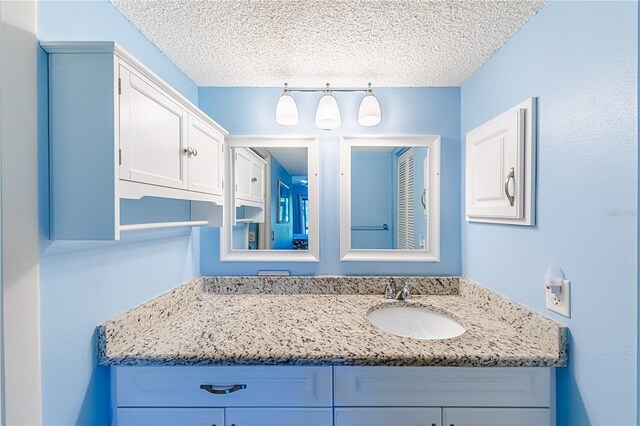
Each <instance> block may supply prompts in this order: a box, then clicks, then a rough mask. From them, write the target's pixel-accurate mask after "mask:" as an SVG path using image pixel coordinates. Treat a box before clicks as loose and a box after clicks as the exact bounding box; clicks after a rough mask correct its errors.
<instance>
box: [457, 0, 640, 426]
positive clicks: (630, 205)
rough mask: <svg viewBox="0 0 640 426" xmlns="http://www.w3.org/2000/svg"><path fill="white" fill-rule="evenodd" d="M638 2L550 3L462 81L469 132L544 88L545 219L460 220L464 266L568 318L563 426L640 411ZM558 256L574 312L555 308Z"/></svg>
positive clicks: (623, 418) (561, 385)
mask: <svg viewBox="0 0 640 426" xmlns="http://www.w3.org/2000/svg"><path fill="white" fill-rule="evenodd" d="M636 7H637V3H636V2H560V1H557V2H556V1H552V2H550V3H549V4H548V5H547V6H546V7H545V8H544V9H543V10H542V11H541V12H540V13H539V14H538V15H537V16H536V17H534V18H533V19H532V20H531V21H530V22H529V24H528V25H527V26H525V27H524V28H523V29H522V30H521V31H520V32H519V33H518V34H517V35H516V36H515V37H514V38H513V39H512V40H511V41H509V42H508V43H507V44H506V45H505V46H504V47H502V49H501V50H500V51H498V52H497V53H496V54H495V55H494V56H493V57H492V58H491V59H490V60H489V61H488V62H487V63H486V64H485V65H484V66H483V67H482V68H481V69H480V70H479V71H478V72H477V73H476V74H475V75H474V76H473V77H472V78H471V79H470V80H469V81H468V82H467V83H466V84H465V85H464V86H463V88H462V127H461V130H462V135H464V134H465V133H466V132H467V131H469V130H471V129H473V128H474V127H476V126H478V125H480V124H482V123H483V122H484V121H486V120H488V119H490V118H491V117H493V116H495V115H497V114H498V113H500V112H502V111H504V110H505V109H507V108H509V107H511V106H513V105H516V104H517V103H519V102H521V101H523V100H525V99H526V98H528V97H530V96H538V97H539V102H538V106H539V114H538V119H539V121H538V131H539V133H538V148H537V151H538V169H537V172H538V175H537V190H538V193H537V200H536V201H537V224H536V226H535V227H516V226H502V225H490V224H469V223H466V222H463V225H462V259H463V260H462V272H463V274H464V275H465V276H467V277H469V278H470V279H472V280H475V281H477V282H479V283H482V284H484V285H486V286H488V287H490V288H492V289H493V290H495V291H497V292H498V293H501V294H503V295H505V296H507V297H510V298H512V299H514V300H516V301H518V302H520V303H522V304H524V305H527V306H529V307H532V308H533V309H535V310H537V311H539V312H542V313H544V314H545V315H548V316H551V317H553V318H555V319H557V320H558V321H560V322H563V323H566V324H567V325H569V326H570V331H571V339H570V360H569V368H567V369H560V370H559V374H558V424H559V425H588V424H593V425H604V424H607V425H631V424H636V420H637V419H636V396H637V388H636V385H637V383H636V378H637V375H636V367H637V363H636V336H637V317H636V316H637V271H636V267H637V264H636V259H637V257H636V249H637V247H636V238H637V229H636V226H637V222H636V214H637V211H636V206H637V204H636V197H637V186H638V184H637V182H638V180H637V145H636V144H637V115H636V114H637V98H636V95H637V86H636V84H637V80H636V78H637V59H638V58H637V38H638V25H637V17H638V15H637V10H636ZM462 152H463V157H464V150H463V151H462ZM463 164H464V158H463ZM463 182H464V180H463ZM551 263H558V264H559V265H561V266H562V268H563V269H564V271H565V273H566V275H567V277H568V279H570V280H571V281H572V290H571V297H572V318H571V319H565V318H564V317H560V316H556V315H554V314H552V313H551V312H550V311H547V310H546V309H545V306H544V288H543V278H544V272H545V269H546V268H547V266H548V265H549V264H551Z"/></svg>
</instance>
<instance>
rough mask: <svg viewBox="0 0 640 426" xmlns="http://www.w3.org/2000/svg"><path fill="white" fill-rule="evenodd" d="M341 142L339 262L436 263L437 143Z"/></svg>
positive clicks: (403, 139)
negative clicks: (340, 260)
mask: <svg viewBox="0 0 640 426" xmlns="http://www.w3.org/2000/svg"><path fill="white" fill-rule="evenodd" d="M341 143H342V153H341V168H342V176H341V178H342V181H341V259H342V260H369V261H370V260H391V261H393V260H397V261H437V260H439V228H440V223H439V222H440V220H439V202H440V197H439V193H440V192H439V191H440V184H439V182H440V180H439V179H440V170H439V167H440V138H439V137H438V136H415V137H414V136H396V137H361V138H359V137H344V138H342V140H341Z"/></svg>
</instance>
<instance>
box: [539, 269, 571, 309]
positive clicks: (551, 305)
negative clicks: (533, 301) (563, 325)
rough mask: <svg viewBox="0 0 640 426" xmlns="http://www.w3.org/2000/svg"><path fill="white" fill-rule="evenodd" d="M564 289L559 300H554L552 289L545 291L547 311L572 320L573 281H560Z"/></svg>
mask: <svg viewBox="0 0 640 426" xmlns="http://www.w3.org/2000/svg"><path fill="white" fill-rule="evenodd" d="M560 283H561V284H562V289H561V291H560V294H558V297H557V298H554V295H553V293H552V292H551V290H550V289H548V288H547V289H545V298H546V305H547V309H549V310H550V311H553V312H555V313H557V314H560V315H563V316H565V317H567V318H571V281H569V280H565V279H563V280H560Z"/></svg>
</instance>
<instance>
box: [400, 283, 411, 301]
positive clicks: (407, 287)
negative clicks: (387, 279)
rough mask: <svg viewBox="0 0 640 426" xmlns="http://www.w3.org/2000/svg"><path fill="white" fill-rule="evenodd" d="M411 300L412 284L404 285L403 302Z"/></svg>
mask: <svg viewBox="0 0 640 426" xmlns="http://www.w3.org/2000/svg"><path fill="white" fill-rule="evenodd" d="M407 299H411V283H410V282H406V281H405V283H404V287H402V300H407Z"/></svg>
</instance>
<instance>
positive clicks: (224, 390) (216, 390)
mask: <svg viewBox="0 0 640 426" xmlns="http://www.w3.org/2000/svg"><path fill="white" fill-rule="evenodd" d="M246 388H247V385H233V386H216V385H200V389H202V390H206V391H207V392H209V393H212V394H214V395H226V394H228V393H234V392H238V391H239V390H242V389H246Z"/></svg>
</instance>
